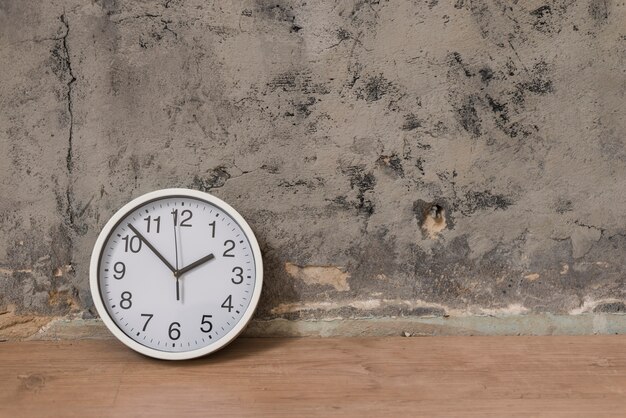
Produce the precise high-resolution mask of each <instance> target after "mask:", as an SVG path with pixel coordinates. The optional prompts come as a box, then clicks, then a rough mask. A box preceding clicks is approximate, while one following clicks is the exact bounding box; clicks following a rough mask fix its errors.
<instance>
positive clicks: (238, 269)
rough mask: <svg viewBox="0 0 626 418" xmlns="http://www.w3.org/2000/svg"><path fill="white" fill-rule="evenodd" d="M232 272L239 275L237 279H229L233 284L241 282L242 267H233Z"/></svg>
mask: <svg viewBox="0 0 626 418" xmlns="http://www.w3.org/2000/svg"><path fill="white" fill-rule="evenodd" d="M235 272H238V273H235ZM233 273H235V276H237V277H239V280H235V278H234V277H233V278H232V279H230V280H231V281H232V282H233V283H235V284H241V283H242V282H243V269H242V268H241V267H234V268H233Z"/></svg>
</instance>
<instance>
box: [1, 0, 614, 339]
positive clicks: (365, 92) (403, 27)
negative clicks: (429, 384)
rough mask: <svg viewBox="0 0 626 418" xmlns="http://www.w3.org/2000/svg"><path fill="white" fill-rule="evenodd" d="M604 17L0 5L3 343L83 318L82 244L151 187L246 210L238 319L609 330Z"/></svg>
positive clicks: (283, 6) (480, 3)
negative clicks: (247, 251)
mask: <svg viewBox="0 0 626 418" xmlns="http://www.w3.org/2000/svg"><path fill="white" fill-rule="evenodd" d="M624 21H626V5H625V4H624V3H623V2H617V1H613V0H604V1H599V0H584V1H577V2H576V1H571V0H560V1H559V0H555V1H549V2H546V1H529V2H501V1H500V0H476V1H470V0H457V1H455V2H441V1H437V0H434V1H416V0H400V1H364V0H346V1H327V2H307V3H305V2H296V1H289V0H281V1H278V2H273V3H268V2H263V1H241V2H239V1H238V2H218V3H216V4H209V3H206V2H203V1H193V0H163V1H144V2H131V1H122V0H95V1H92V2H78V1H70V0H68V1H50V2H43V3H42V2H34V1H17V0H5V1H2V2H0V59H1V62H2V63H3V64H2V69H3V71H2V75H1V76H0V107H1V111H0V144H1V146H2V151H3V152H2V153H1V154H0V194H1V196H2V199H1V200H0V234H1V237H2V239H1V240H0V307H1V308H2V312H6V313H5V314H2V313H0V318H2V315H10V316H9V317H6V318H5V320H0V328H3V329H5V330H6V329H9V328H10V329H12V330H13V331H11V333H9V332H8V331H5V333H4V334H5V335H9V334H10V335H11V336H23V335H25V334H24V333H20V330H19V329H16V328H15V327H16V326H17V327H19V323H20V320H17V319H15V318H17V317H20V316H22V317H24V318H25V319H24V321H23V322H22V323H25V324H27V325H25V326H27V327H31V328H28V329H29V330H30V329H32V327H33V326H34V325H33V324H35V327H36V326H40V325H41V324H43V323H45V320H44V319H45V318H48V319H47V320H52V319H53V318H56V319H59V318H61V319H63V318H69V317H71V318H84V319H87V320H89V319H90V318H92V317H93V316H94V309H93V306H92V300H91V297H90V295H89V287H88V263H89V256H90V252H91V249H92V246H93V243H94V241H95V238H96V236H97V234H98V231H99V229H100V228H101V227H102V226H103V225H104V223H105V222H106V221H107V219H108V218H109V217H110V216H111V215H112V214H113V213H114V212H115V211H116V210H117V209H118V208H119V207H121V206H122V205H123V204H124V203H126V202H127V201H128V200H130V199H132V198H133V197H136V196H138V195H140V194H143V193H145V192H148V191H151V190H154V189H158V188H165V187H190V188H195V189H199V190H204V191H208V192H211V193H213V194H215V195H217V196H218V197H220V198H222V199H224V200H226V201H228V202H229V203H231V204H232V205H233V206H234V207H236V208H237V209H238V210H239V211H240V212H241V213H242V214H243V215H244V216H245V217H246V218H247V219H248V220H249V223H250V224H251V226H252V228H253V229H254V230H255V232H256V234H257V237H258V239H259V242H260V245H261V248H262V251H263V253H264V260H265V264H266V272H265V273H266V284H265V289H264V292H263V295H262V299H261V303H260V306H259V309H258V312H257V315H256V318H257V320H258V321H259V323H261V322H264V321H270V320H279V319H286V320H299V319H301V320H307V321H308V320H320V319H324V320H331V319H332V320H346V321H348V320H350V321H352V320H359V319H368V318H369V319H372V320H374V319H377V318H378V319H380V318H404V319H409V320H411V319H414V318H435V319H437V318H439V319H440V318H451V317H453V318H464V317H468V318H471V317H475V316H477V315H478V316H480V315H509V316H513V317H516V316H519V318H520V319H519V321H520V324H521V323H522V321H523V317H524V316H527V315H538V316H541V315H547V316H546V318H551V316H550V315H552V316H554V315H557V316H558V315H561V316H568V315H573V316H574V317H576V316H580V315H581V314H585V313H593V312H596V313H601V314H602V315H605V314H606V315H613V314H621V313H623V312H624V306H625V303H626V286H625V284H624V274H625V272H626V262H624V261H623V254H624V250H625V249H626V229H625V227H624V224H625V223H624V221H625V218H626V211H624V208H626V193H624V192H625V191H626V175H625V174H626V168H625V167H626V165H625V164H624V161H626V147H624V141H625V137H626V136H625V134H626V122H625V121H626V117H625V116H626V115H625V114H624V113H625V111H624V103H625V97H624V96H625V92H626V82H625V81H626V80H625V76H624V68H625V67H626V49H625V41H626V31H625V28H624V25H623V22H624ZM42 318H44V319H42ZM581 321H583V319H582V318H581ZM376 323H377V324H379V325H378V328H376V327H373V328H371V329H370V331H369V332H370V333H374V334H376V333H381V334H384V333H385V331H384V330H385V329H389V327H390V325H389V322H388V321H379V322H376ZM581 323H582V322H581ZM2 324H10V325H2ZM11 324H12V325H11ZM16 324H17V325H16ZM455 327H456V328H455ZM392 328H393V327H392ZM289 329H290V330H293V328H289ZM337 329H339V330H340V331H338V333H339V334H341V332H343V331H341V329H342V328H341V327H339V328H337ZM455 329H456V331H455ZM458 329H459V328H458V324H457V323H455V326H454V327H452V328H450V329H449V330H448V332H449V333H455V332H461V331H458ZM585 329H586V330H589V329H590V328H585ZM594 329H595V328H594ZM287 333H288V332H287ZM293 333H294V334H297V332H296V331H293ZM346 333H349V332H347V331H346Z"/></svg>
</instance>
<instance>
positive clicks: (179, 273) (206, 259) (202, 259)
mask: <svg viewBox="0 0 626 418" xmlns="http://www.w3.org/2000/svg"><path fill="white" fill-rule="evenodd" d="M214 258H215V256H214V255H213V254H212V253H211V254H209V255H207V256H204V257H202V258H201V259H199V260H197V261H194V262H193V263H191V264H189V265H188V266H187V267H183V268H182V269H180V270H178V271H176V272H174V275H175V276H176V277H179V276H180V275H182V274H183V273H186V272H188V271H189V270H191V269H194V268H196V267H198V266H199V265H200V264H204V263H206V262H207V261H209V260H212V259H214Z"/></svg>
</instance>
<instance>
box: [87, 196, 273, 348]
mask: <svg viewBox="0 0 626 418" xmlns="http://www.w3.org/2000/svg"><path fill="white" fill-rule="evenodd" d="M176 197H182V198H191V199H197V200H201V201H205V202H207V203H209V204H210V205H213V206H215V207H217V208H218V209H219V210H221V211H222V212H223V213H225V214H227V215H228V216H229V217H230V218H232V219H233V220H234V221H235V222H236V223H237V224H238V225H239V227H240V228H241V230H242V231H243V233H244V234H245V235H246V238H247V239H248V241H249V243H250V249H251V250H252V254H253V257H254V264H255V283H254V290H253V291H252V296H251V297H250V303H249V304H248V307H247V308H246V310H245V312H244V313H243V315H242V317H241V319H240V320H239V321H238V322H237V323H236V324H235V326H234V327H233V328H231V329H230V330H229V331H228V332H227V333H226V334H225V335H223V336H222V337H221V338H219V339H218V340H216V341H215V342H213V343H210V344H208V345H206V346H204V347H201V348H198V349H193V350H189V351H179V352H171V351H161V350H157V349H154V348H151V347H148V346H145V345H143V344H140V343H138V342H137V341H135V340H134V339H132V338H130V337H129V336H128V335H127V334H126V333H125V332H124V331H122V330H121V329H120V328H119V327H118V325H117V324H116V323H115V321H114V320H113V319H112V318H111V316H110V314H109V312H108V311H107V309H106V307H105V305H104V302H103V300H102V295H101V292H100V287H99V285H100V283H99V268H100V260H101V257H102V251H103V250H104V245H105V244H106V243H107V242H108V240H109V237H110V235H111V233H112V232H113V231H114V230H115V228H116V227H117V226H118V225H119V224H120V222H121V221H122V220H124V219H125V218H126V217H127V216H128V215H130V214H131V213H132V212H133V211H134V210H136V209H138V208H140V207H141V206H143V205H145V204H147V203H149V202H152V201H157V200H161V199H167V198H176ZM89 281H90V288H91V295H92V298H93V302H94V305H95V307H96V310H97V311H98V314H99V315H100V318H101V319H102V321H103V322H104V324H105V325H106V327H107V328H108V329H109V331H111V333H112V334H113V335H114V336H115V337H116V338H117V339H118V340H120V341H121V342H122V343H124V344H125V345H126V346H128V347H129V348H131V349H133V350H135V351H137V352H139V353H141V354H144V355H146V356H149V357H154V358H158V359H163V360H186V359H192V358H196V357H201V356H205V355H207V354H210V353H212V352H215V351H217V350H219V349H221V348H223V347H224V346H226V345H228V344H229V343H231V342H232V341H233V340H234V339H235V338H237V336H238V335H239V334H241V332H243V330H244V329H245V327H246V325H248V323H249V322H250V319H252V315H253V314H254V311H255V310H256V307H257V304H258V302H259V298H260V296H261V289H262V287H263V260H262V258H261V249H260V248H259V244H258V242H257V240H256V237H255V235H254V232H252V229H251V228H250V226H249V225H248V223H247V222H246V221H245V219H244V218H243V217H242V216H241V215H240V214H239V213H238V212H237V211H236V210H235V209H234V208H233V207H232V206H230V205H229V204H227V203H226V202H224V201H223V200H221V199H219V198H217V197H215V196H213V195H211V194H209V193H204V192H200V191H197V190H190V189H182V188H172V189H161V190H156V191H153V192H150V193H146V194H144V195H142V196H139V197H137V198H135V199H133V200H132V201H130V202H129V203H127V204H126V205H124V206H123V207H122V208H120V209H119V210H118V211H117V212H116V213H115V214H114V215H113V216H112V217H111V219H109V221H108V222H107V223H106V224H105V226H104V227H103V228H102V231H101V232H100V235H99V236H98V239H97V240H96V243H95V245H94V249H93V252H92V254H91V262H90V267H89Z"/></svg>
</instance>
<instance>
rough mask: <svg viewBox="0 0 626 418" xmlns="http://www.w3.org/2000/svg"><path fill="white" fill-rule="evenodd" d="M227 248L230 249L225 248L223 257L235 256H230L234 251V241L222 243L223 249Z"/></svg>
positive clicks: (232, 255)
mask: <svg viewBox="0 0 626 418" xmlns="http://www.w3.org/2000/svg"><path fill="white" fill-rule="evenodd" d="M228 246H230V248H226V250H225V251H224V254H223V256H224V257H234V256H235V254H230V252H231V251H232V250H234V249H235V241H233V240H230V239H229V240H227V241H225V242H224V247H228Z"/></svg>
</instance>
